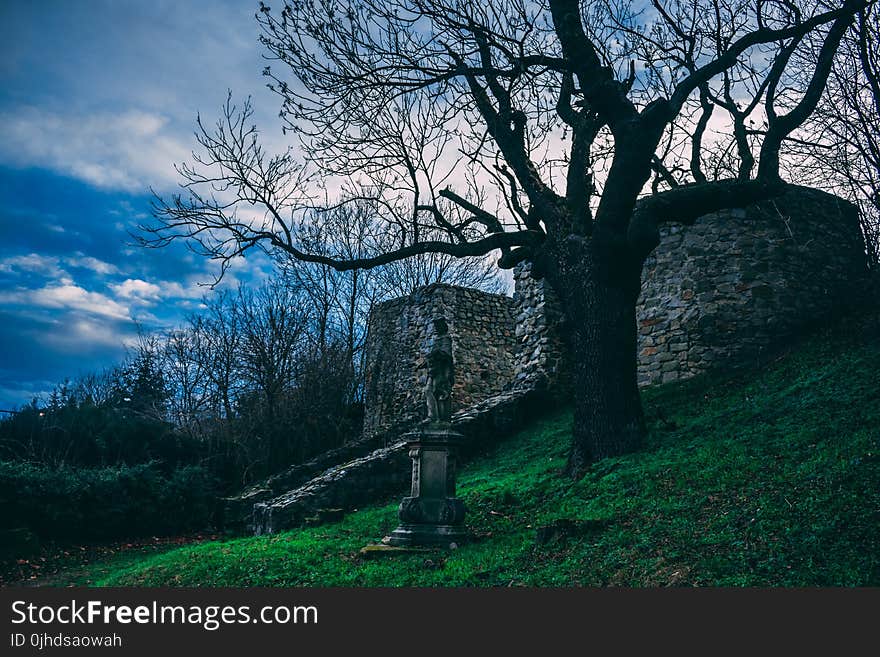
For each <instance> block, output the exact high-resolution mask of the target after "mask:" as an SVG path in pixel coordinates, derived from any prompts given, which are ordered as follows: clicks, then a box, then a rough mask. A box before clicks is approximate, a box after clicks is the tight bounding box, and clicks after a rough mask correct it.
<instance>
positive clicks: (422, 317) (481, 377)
mask: <svg viewBox="0 0 880 657" xmlns="http://www.w3.org/2000/svg"><path fill="white" fill-rule="evenodd" d="M435 315H442V316H444V317H445V318H446V321H447V323H448V325H449V334H450V337H451V338H452V345H453V347H452V358H453V362H454V366H455V384H454V387H453V392H452V401H453V411H457V410H460V409H462V408H466V407H467V406H470V405H471V404H474V403H476V402H479V401H482V400H483V399H486V398H487V397H491V396H492V395H494V394H496V393H499V392H501V391H503V390H504V389H505V388H506V387H507V386H508V383H509V382H510V381H511V380H512V379H513V377H514V365H515V357H514V353H515V344H516V337H515V326H514V304H513V301H512V300H511V299H510V297H507V296H504V295H501V294H487V293H485V292H480V291H479V290H472V289H468V288H463V287H457V286H454V285H446V284H441V283H435V284H434V285H429V286H427V287H424V288H422V289H420V290H418V291H416V292H414V293H413V294H411V295H409V296H408V297H404V298H401V299H394V300H392V301H388V302H385V303H381V304H379V305H378V306H377V307H376V308H375V309H374V310H373V312H372V313H371V315H370V320H369V324H368V327H367V332H368V339H367V354H366V359H367V363H368V366H367V370H366V389H365V395H364V405H365V407H366V408H368V409H369V412H367V413H366V415H365V418H364V433H365V435H381V434H389V435H391V439H396V437H397V436H396V434H397V433H399V432H400V431H402V430H404V429H406V428H409V427H411V426H412V425H413V424H415V423H416V422H418V421H419V420H421V419H423V418H424V417H425V415H426V407H425V398H424V386H425V381H426V378H427V364H426V361H425V351H426V345H428V344H429V343H430V340H431V338H432V337H433V335H432V334H431V331H433V328H432V323H431V318H432V317H433V316H435Z"/></svg>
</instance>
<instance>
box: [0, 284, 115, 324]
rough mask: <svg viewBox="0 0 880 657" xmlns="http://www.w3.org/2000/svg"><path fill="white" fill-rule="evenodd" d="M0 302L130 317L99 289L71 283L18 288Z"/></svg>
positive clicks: (111, 316) (113, 316) (5, 295)
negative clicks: (92, 289) (26, 288)
mask: <svg viewBox="0 0 880 657" xmlns="http://www.w3.org/2000/svg"><path fill="white" fill-rule="evenodd" d="M0 303H3V304H20V305H25V306H30V307H37V308H52V309H59V310H80V311H83V312H86V313H91V314H94V315H99V316H101V317H106V318H110V319H126V320H130V319H131V313H130V312H129V310H128V308H126V307H125V306H123V305H122V304H120V303H118V302H116V301H114V300H113V299H110V298H109V297H107V296H105V295H103V294H101V293H99V292H89V291H88V290H86V289H84V288H82V287H80V286H78V285H74V284H72V283H68V284H61V285H56V284H50V285H46V286H45V287H41V288H39V289H36V290H24V289H19V290H15V291H12V292H2V293H0Z"/></svg>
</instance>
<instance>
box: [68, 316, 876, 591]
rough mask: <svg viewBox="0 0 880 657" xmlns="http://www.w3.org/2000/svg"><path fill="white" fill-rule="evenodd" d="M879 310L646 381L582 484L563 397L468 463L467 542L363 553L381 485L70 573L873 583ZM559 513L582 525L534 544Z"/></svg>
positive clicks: (125, 580) (376, 534)
mask: <svg viewBox="0 0 880 657" xmlns="http://www.w3.org/2000/svg"><path fill="white" fill-rule="evenodd" d="M875 326H876V323H872V322H867V323H865V326H862V327H861V328H858V329H854V328H852V327H846V328H841V327H838V328H837V329H835V330H834V331H825V332H823V333H820V334H817V335H816V336H814V337H812V338H810V339H808V340H807V341H805V342H804V343H803V344H801V345H800V346H799V347H798V348H797V349H796V350H795V351H794V352H793V353H791V354H789V355H788V356H786V357H785V358H782V359H779V360H777V361H776V362H774V363H772V364H771V365H769V366H767V367H764V368H763V369H762V370H761V371H759V372H757V373H755V372H752V373H749V374H740V375H737V376H736V377H734V378H728V379H726V380H720V379H718V378H716V379H714V380H709V379H705V378H703V379H699V380H692V381H690V382H686V383H684V384H680V385H673V386H664V387H663V388H659V389H656V390H651V391H649V392H647V393H646V394H645V408H646V413H647V416H648V419H649V426H650V436H649V439H648V442H647V444H646V445H645V448H644V449H643V450H642V451H640V452H639V453H636V454H631V455H628V456H625V457H620V458H613V459H606V460H604V461H601V462H598V463H596V464H595V465H594V466H593V467H592V468H591V469H590V471H589V472H588V473H587V474H586V475H585V476H584V477H583V478H582V479H581V480H580V481H578V482H572V481H570V480H567V479H565V478H563V477H562V476H561V474H560V470H561V468H562V466H563V465H564V463H565V456H566V448H567V443H568V436H569V430H570V426H571V414H570V412H561V413H559V414H556V415H553V416H551V417H547V418H544V419H541V420H539V421H537V422H535V423H534V424H533V425H532V426H529V427H527V428H525V429H524V430H523V431H521V432H520V433H519V434H518V435H517V436H515V437H513V438H512V439H510V440H508V441H506V442H505V443H504V444H503V445H502V446H501V447H500V448H498V449H497V450H496V451H495V452H493V453H492V454H489V455H486V456H484V457H481V458H479V459H478V460H475V461H472V462H471V463H469V464H468V465H467V466H466V467H465V468H464V469H463V471H462V473H461V476H460V479H459V482H460V485H459V493H460V495H461V496H462V497H463V498H464V500H465V503H466V504H467V507H468V517H467V523H468V525H469V526H470V528H471V530H472V531H473V532H474V533H475V534H476V535H477V540H476V541H475V542H474V543H472V544H469V545H466V546H463V547H461V548H459V549H457V550H454V551H451V552H434V553H427V554H406V555H394V556H384V557H381V558H375V559H366V558H363V557H361V556H359V549H360V548H361V547H363V546H364V545H366V544H368V543H371V542H376V541H377V540H378V539H380V538H381V537H382V536H383V535H386V534H387V533H389V532H390V530H391V529H393V528H394V526H395V525H396V501H391V500H389V501H388V503H387V504H383V505H378V506H374V507H371V508H367V509H363V510H360V511H357V512H354V513H352V514H350V515H348V516H347V517H346V518H345V519H344V520H342V521H341V522H338V523H335V524H330V525H325V526H321V527H313V528H306V529H301V530H295V531H290V532H286V533H284V534H280V535H276V536H270V537H254V538H241V539H235V540H223V541H212V542H206V543H201V544H198V545H192V546H187V547H183V548H179V549H175V550H171V551H169V552H165V553H162V554H157V555H153V556H148V557H144V558H141V559H136V560H134V561H129V562H125V563H119V565H118V567H116V568H109V569H108V567H107V566H106V564H103V565H102V564H100V563H98V564H95V565H94V566H93V568H92V570H91V571H90V570H89V569H86V570H78V571H76V572H75V573H71V578H70V579H69V580H68V582H67V583H85V582H95V583H97V584H100V585H149V586H160V585H171V586H508V585H514V586H515V585H537V586H568V585H588V586H594V585H626V586H664V585H712V586H814V585H843V586H858V585H874V586H877V585H880V374H878V372H880V340H878V332H877V330H876V328H874V327H875ZM866 327H867V328H866ZM556 521H564V522H568V524H569V526H571V525H572V524H573V526H575V527H576V528H577V529H576V531H574V532H568V533H567V534H566V533H563V534H561V535H557V536H555V537H551V538H550V539H549V540H545V541H543V542H541V543H539V542H538V541H537V540H536V530H537V528H539V527H541V526H547V525H550V524H552V523H554V522H556ZM62 579H63V578H62ZM59 583H60V581H59Z"/></svg>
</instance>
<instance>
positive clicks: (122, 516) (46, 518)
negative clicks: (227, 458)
mask: <svg viewBox="0 0 880 657" xmlns="http://www.w3.org/2000/svg"><path fill="white" fill-rule="evenodd" d="M216 494H217V488H216V481H215V479H214V477H213V476H212V475H211V474H210V473H209V472H208V471H207V470H206V469H205V468H204V467H202V466H199V465H186V466H181V467H178V468H175V469H172V470H170V471H166V470H165V469H163V468H162V467H161V465H160V464H158V463H155V462H151V463H140V464H137V465H132V466H125V465H120V466H111V467H104V468H71V467H60V468H56V467H50V466H45V465H41V464H34V463H28V462H10V461H0V507H2V509H3V514H2V516H0V529H13V528H16V527H28V528H30V529H31V530H32V531H33V532H35V533H36V534H37V535H39V536H40V537H41V538H52V539H57V540H103V539H110V538H118V537H121V536H126V537H128V536H150V535H161V534H168V533H173V532H180V531H185V530H190V529H201V528H205V527H208V526H209V525H210V524H211V521H212V515H213V512H214V507H215V505H216Z"/></svg>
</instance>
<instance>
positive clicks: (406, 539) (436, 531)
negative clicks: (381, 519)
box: [387, 524, 470, 549]
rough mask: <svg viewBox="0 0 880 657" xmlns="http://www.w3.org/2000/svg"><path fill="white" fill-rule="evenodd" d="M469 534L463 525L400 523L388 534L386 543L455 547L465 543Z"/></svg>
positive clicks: (409, 545) (401, 545) (406, 545)
mask: <svg viewBox="0 0 880 657" xmlns="http://www.w3.org/2000/svg"><path fill="white" fill-rule="evenodd" d="M469 539H470V535H469V534H468V533H467V530H466V529H465V528H464V526H463V525H431V524H401V525H400V526H399V527H398V528H397V529H395V530H394V531H393V532H391V535H390V536H388V539H387V542H388V545H393V546H395V547H411V546H420V547H427V546H434V547H442V548H448V549H455V548H457V547H459V546H460V545H462V544H463V543H466V542H467V541H468V540H469Z"/></svg>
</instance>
